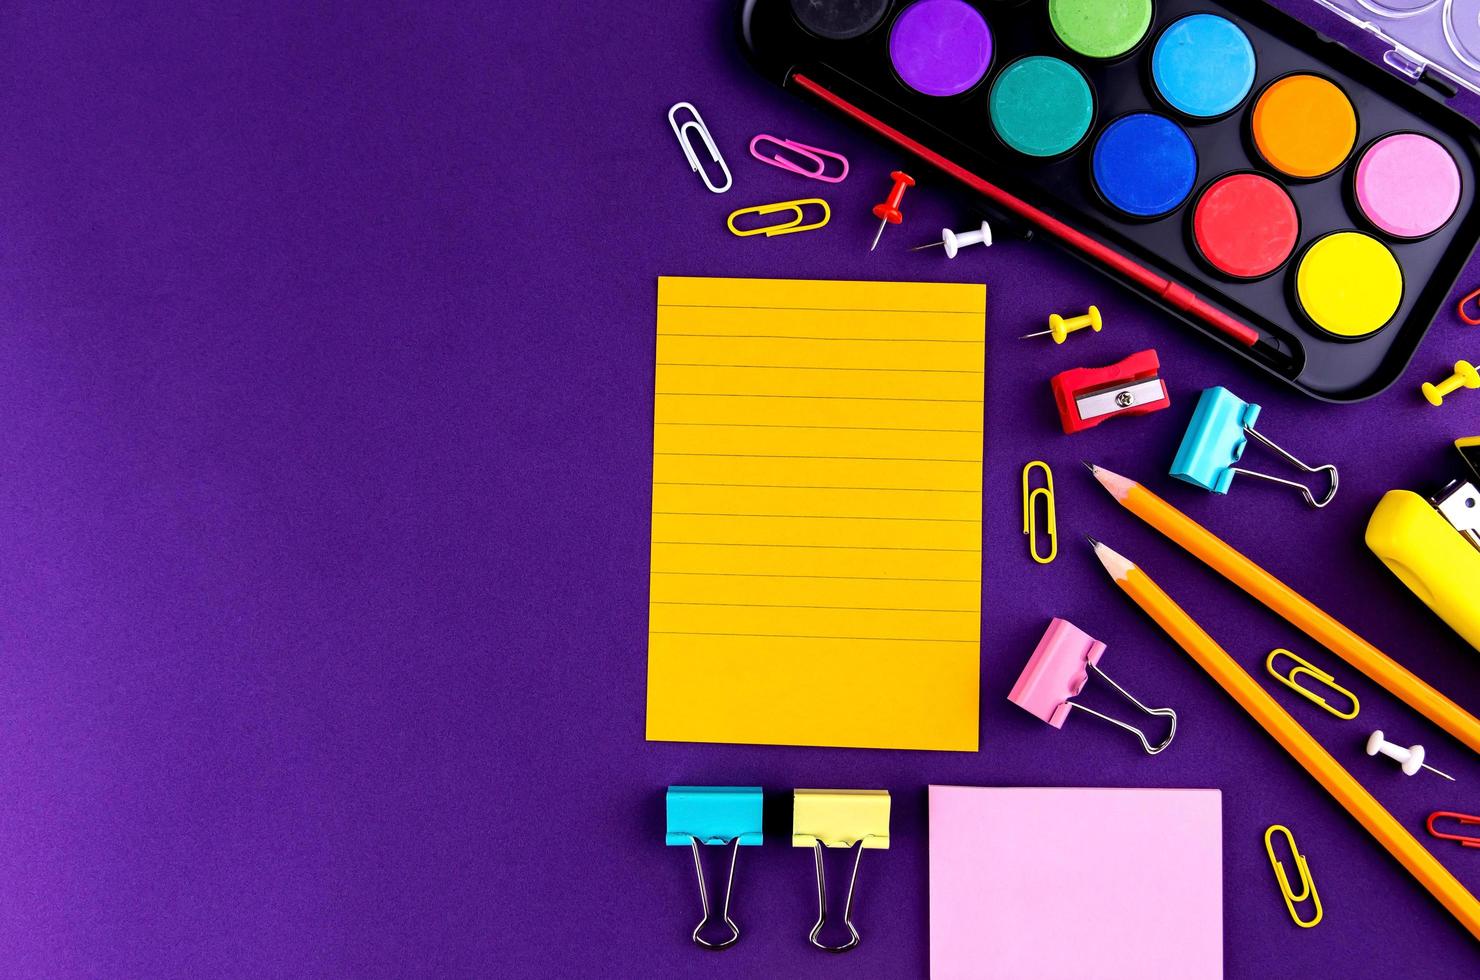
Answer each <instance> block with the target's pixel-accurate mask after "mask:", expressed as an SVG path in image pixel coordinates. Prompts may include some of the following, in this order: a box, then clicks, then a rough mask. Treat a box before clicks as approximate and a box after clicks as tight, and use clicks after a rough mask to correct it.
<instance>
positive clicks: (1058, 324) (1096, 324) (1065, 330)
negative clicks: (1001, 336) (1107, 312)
mask: <svg viewBox="0 0 1480 980" xmlns="http://www.w3.org/2000/svg"><path fill="white" fill-rule="evenodd" d="M1085 327H1089V328H1090V329H1091V330H1093V331H1094V332H1095V333H1099V332H1100V331H1101V330H1103V329H1104V328H1105V321H1103V320H1101V319H1100V308H1099V307H1098V306H1091V307H1090V308H1089V312H1088V313H1086V314H1085V315H1084V316H1072V317H1070V318H1069V319H1067V320H1065V319H1064V318H1063V317H1061V316H1059V315H1058V314H1057V313H1053V314H1050V315H1049V318H1048V329H1047V330H1040V331H1038V332H1037V333H1025V334H1023V335H1022V336H1021V337H1019V338H1018V339H1019V340H1027V339H1028V338H1030V337H1044V336H1048V335H1052V336H1053V342H1054V343H1056V344H1062V343H1063V342H1064V340H1065V339H1066V338H1067V337H1068V336H1069V335H1070V334H1071V333H1073V332H1074V331H1076V330H1083V329H1084V328H1085Z"/></svg>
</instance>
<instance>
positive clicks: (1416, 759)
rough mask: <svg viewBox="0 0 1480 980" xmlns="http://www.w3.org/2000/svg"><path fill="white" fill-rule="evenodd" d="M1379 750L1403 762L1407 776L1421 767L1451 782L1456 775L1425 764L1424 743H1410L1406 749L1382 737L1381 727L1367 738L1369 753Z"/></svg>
mask: <svg viewBox="0 0 1480 980" xmlns="http://www.w3.org/2000/svg"><path fill="white" fill-rule="evenodd" d="M1379 752H1380V753H1382V754H1383V755H1385V756H1387V757H1388V758H1389V759H1396V760H1397V761H1398V762H1399V763H1401V764H1402V766H1403V775H1405V776H1411V775H1413V774H1414V773H1416V772H1418V771H1419V770H1420V769H1427V770H1428V771H1429V772H1431V773H1434V774H1435V775H1437V776H1443V777H1444V778H1445V779H1447V780H1449V781H1450V782H1451V783H1452V782H1454V777H1453V776H1451V775H1449V773H1447V772H1440V771H1439V770H1437V769H1435V768H1434V767H1433V766H1426V765H1424V762H1423V746H1422V745H1410V746H1409V747H1408V748H1406V749H1405V748H1403V746H1401V745H1395V744H1393V743H1392V742H1389V741H1387V740H1386V739H1384V738H1383V737H1382V729H1381V728H1379V729H1378V730H1377V731H1375V732H1373V733H1372V735H1371V737H1369V738H1368V739H1367V754H1368V755H1377V754H1378V753H1379Z"/></svg>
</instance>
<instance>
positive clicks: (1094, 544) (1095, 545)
mask: <svg viewBox="0 0 1480 980" xmlns="http://www.w3.org/2000/svg"><path fill="white" fill-rule="evenodd" d="M1084 540H1086V541H1088V542H1089V546H1090V547H1091V548H1098V547H1099V546H1100V542H1098V541H1096V540H1095V539H1094V537H1093V536H1091V535H1088V534H1086V535H1085V536H1084Z"/></svg>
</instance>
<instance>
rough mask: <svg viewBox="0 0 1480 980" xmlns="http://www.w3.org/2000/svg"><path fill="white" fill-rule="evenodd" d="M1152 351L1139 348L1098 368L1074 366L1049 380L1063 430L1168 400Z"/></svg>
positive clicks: (1088, 426) (1146, 409)
mask: <svg viewBox="0 0 1480 980" xmlns="http://www.w3.org/2000/svg"><path fill="white" fill-rule="evenodd" d="M1160 371H1161V362H1160V361H1159V360H1157V358H1156V351H1154V350H1143V351H1138V352H1136V353H1134V354H1132V355H1131V356H1130V357H1127V358H1126V359H1125V360H1123V361H1117V362H1115V363H1114V364H1110V365H1107V366H1105V367H1101V368H1074V369H1072V370H1069V371H1065V372H1063V373H1062V374H1056V375H1054V376H1053V378H1052V379H1051V380H1050V381H1049V384H1050V385H1052V387H1053V398H1054V401H1055V402H1056V403H1057V404H1058V406H1059V419H1060V421H1062V422H1063V425H1064V431H1065V432H1066V433H1070V434H1072V433H1075V432H1083V431H1084V430H1085V429H1092V428H1094V427H1095V426H1097V425H1099V424H1100V423H1101V422H1103V421H1105V420H1106V419H1111V418H1115V417H1116V416H1119V415H1145V414H1146V413H1148V412H1155V411H1158V410H1159V409H1163V408H1166V407H1167V406H1168V405H1170V404H1171V403H1172V399H1171V397H1170V396H1169V395H1168V394H1167V386H1166V383H1165V382H1164V381H1162V380H1161V377H1160V376H1159V373H1160Z"/></svg>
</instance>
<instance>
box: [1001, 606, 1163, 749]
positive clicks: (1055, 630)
mask: <svg viewBox="0 0 1480 980" xmlns="http://www.w3.org/2000/svg"><path fill="white" fill-rule="evenodd" d="M1104 654H1105V644H1103V643H1101V642H1100V641H1099V640H1097V639H1095V638H1094V637H1092V636H1090V635H1089V634H1088V633H1086V632H1084V631H1083V630H1081V629H1079V628H1078V627H1076V626H1075V625H1074V624H1073V623H1071V622H1069V621H1068V620H1063V619H1057V618H1055V619H1054V621H1053V622H1051V623H1049V624H1048V629H1047V630H1046V631H1045V632H1044V634H1043V639H1041V640H1039V641H1038V647H1037V649H1035V650H1034V651H1033V656H1031V657H1029V658H1028V665H1027V666H1026V667H1024V668H1023V672H1022V673H1021V674H1020V675H1018V679H1017V683H1016V684H1014V685H1013V686H1012V693H1011V694H1009V695H1007V700H1009V701H1011V702H1012V703H1013V704H1015V705H1017V706H1018V707H1019V708H1022V709H1023V710H1024V711H1027V712H1029V713H1030V714H1032V715H1034V716H1036V717H1038V718H1040V719H1042V720H1043V721H1046V722H1048V723H1049V724H1050V725H1052V726H1053V727H1055V728H1063V727H1064V721H1065V720H1066V719H1067V718H1068V717H1069V711H1070V710H1071V709H1073V708H1078V709H1079V710H1080V711H1087V712H1089V713H1090V714H1092V715H1094V716H1095V717H1096V718H1100V719H1103V720H1105V721H1108V722H1109V723H1110V724H1112V725H1115V726H1117V727H1119V728H1124V729H1125V730H1126V731H1128V732H1132V733H1134V734H1135V736H1136V737H1137V738H1139V739H1140V740H1141V746H1142V748H1144V749H1145V750H1146V752H1147V754H1148V755H1156V753H1158V752H1160V751H1161V750H1162V749H1164V748H1166V747H1167V746H1168V745H1171V744H1172V738H1173V736H1175V735H1176V734H1177V713H1176V712H1175V711H1173V710H1172V709H1171V708H1148V707H1146V706H1145V705H1144V704H1142V703H1141V702H1140V701H1137V700H1136V699H1135V698H1134V697H1132V696H1131V695H1130V693H1129V692H1128V691H1126V689H1125V688H1123V687H1121V686H1120V685H1119V684H1117V683H1115V682H1114V681H1113V680H1111V679H1110V675H1108V674H1106V673H1105V672H1104V671H1103V670H1101V669H1100V667H1099V663H1100V658H1101V657H1102V656H1104ZM1090 671H1094V673H1095V675H1096V676H1098V677H1101V678H1103V679H1104V680H1105V681H1106V682H1107V683H1108V684H1109V685H1110V686H1111V687H1113V688H1115V690H1116V691H1117V692H1119V694H1120V695H1121V697H1123V698H1125V699H1126V700H1127V701H1129V702H1130V703H1131V704H1133V705H1135V706H1136V707H1137V708H1139V709H1140V710H1141V711H1142V712H1144V713H1146V714H1148V715H1162V716H1164V717H1167V718H1170V719H1171V721H1172V728H1171V731H1169V732H1167V737H1166V738H1165V739H1164V740H1163V741H1162V742H1161V743H1160V744H1158V745H1152V744H1151V741H1150V739H1148V738H1147V737H1146V733H1145V732H1143V731H1141V730H1140V729H1139V728H1136V727H1135V726H1133V725H1128V724H1126V723H1125V722H1123V721H1119V720H1117V719H1115V718H1111V717H1110V716H1109V715H1104V714H1101V713H1100V712H1098V711H1096V710H1094V709H1093V708H1087V707H1085V706H1084V705H1082V704H1079V703H1078V702H1076V701H1071V700H1070V698H1073V697H1074V696H1075V695H1077V694H1078V693H1079V692H1080V691H1083V690H1084V686H1085V684H1087V683H1089V673H1090Z"/></svg>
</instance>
